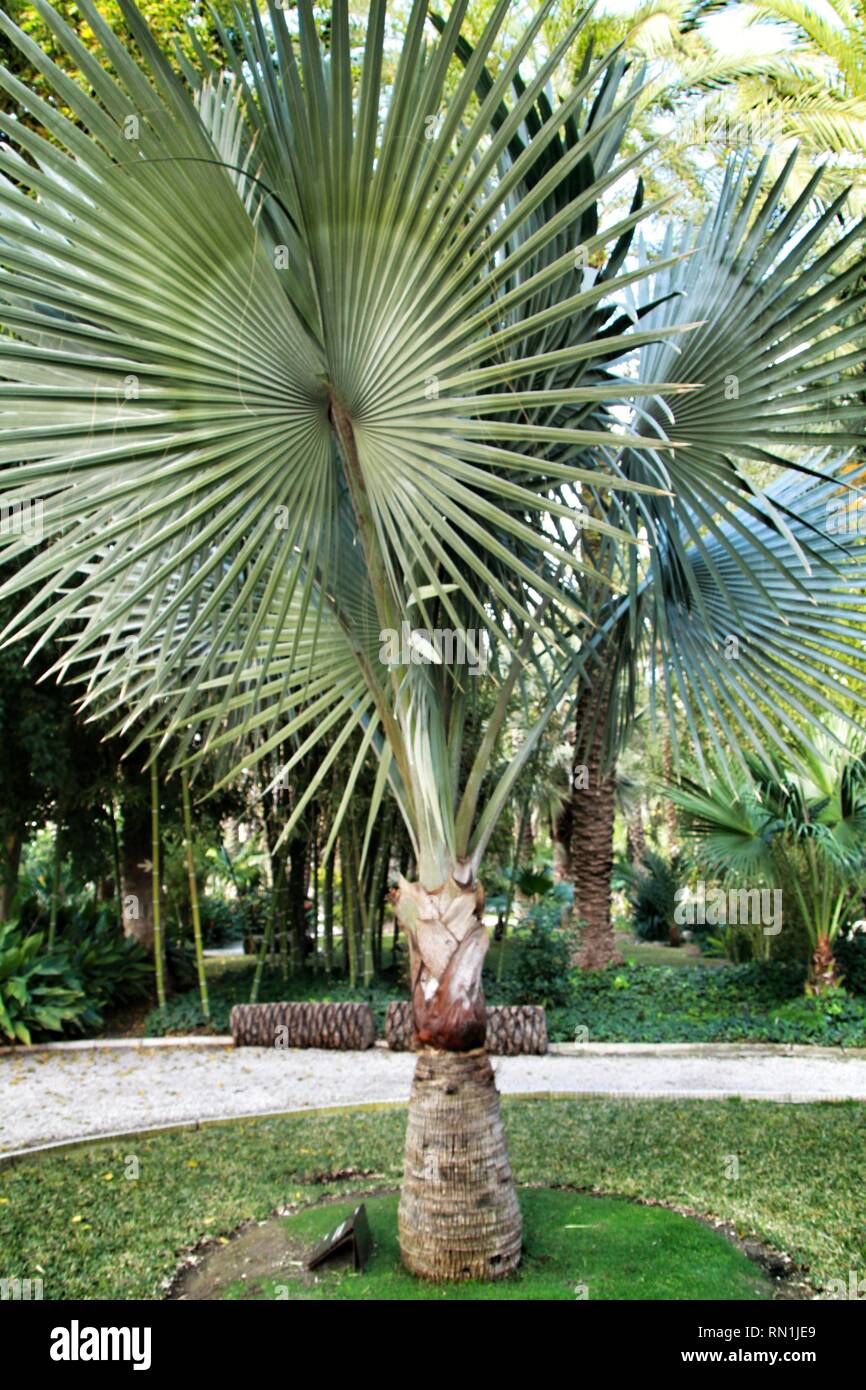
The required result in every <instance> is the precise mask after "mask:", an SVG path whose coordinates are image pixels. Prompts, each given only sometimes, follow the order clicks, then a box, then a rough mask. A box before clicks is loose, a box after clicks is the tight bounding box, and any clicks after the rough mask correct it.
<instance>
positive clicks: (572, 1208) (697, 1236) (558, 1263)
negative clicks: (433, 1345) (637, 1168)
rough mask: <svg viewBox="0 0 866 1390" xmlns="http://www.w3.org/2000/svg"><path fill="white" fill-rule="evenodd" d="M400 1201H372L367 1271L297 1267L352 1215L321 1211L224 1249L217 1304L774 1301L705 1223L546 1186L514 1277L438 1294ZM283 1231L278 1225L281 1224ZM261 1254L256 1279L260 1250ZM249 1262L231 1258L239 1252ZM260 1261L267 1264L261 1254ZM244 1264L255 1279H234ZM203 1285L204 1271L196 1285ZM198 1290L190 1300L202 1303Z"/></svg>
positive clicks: (534, 1202)
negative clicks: (406, 1234)
mask: <svg viewBox="0 0 866 1390" xmlns="http://www.w3.org/2000/svg"><path fill="white" fill-rule="evenodd" d="M397 1201H398V1198H397V1196H396V1195H394V1196H388V1197H372V1198H368V1200H367V1202H366V1207H367V1214H368V1217H369V1221H370V1229H371V1232H372V1235H373V1240H374V1248H373V1252H372V1257H371V1259H370V1261H369V1263H368V1264H367V1266H366V1268H365V1269H364V1270H363V1272H360V1273H358V1274H355V1273H354V1272H353V1271H352V1270H351V1269H350V1268H349V1269H346V1268H343V1269H340V1270H337V1269H331V1268H329V1267H328V1266H327V1265H326V1266H322V1267H320V1269H319V1270H317V1271H316V1274H315V1276H312V1275H310V1274H305V1272H304V1271H302V1270H299V1269H298V1268H297V1260H298V1258H299V1257H300V1258H303V1256H304V1255H305V1254H306V1253H307V1252H308V1251H309V1250H311V1249H312V1248H313V1246H315V1245H316V1244H317V1243H318V1242H319V1241H320V1240H321V1239H322V1237H323V1236H326V1235H327V1234H328V1233H329V1232H330V1231H332V1230H334V1229H335V1227H336V1226H337V1225H338V1224H339V1223H340V1221H342V1220H343V1219H344V1218H345V1217H347V1216H349V1215H350V1214H351V1211H352V1207H351V1206H332V1205H327V1206H320V1207H315V1208H313V1209H312V1210H309V1211H303V1212H299V1213H298V1214H297V1215H294V1216H289V1217H283V1218H280V1220H279V1221H278V1222H275V1223H268V1224H269V1226H271V1227H272V1229H270V1230H268V1229H267V1228H266V1229H265V1230H264V1232H263V1231H262V1229H261V1228H259V1227H256V1228H255V1229H254V1230H253V1231H251V1232H250V1233H249V1235H248V1236H246V1237H243V1238H242V1240H241V1241H240V1242H238V1245H239V1247H241V1246H243V1247H245V1248H244V1253H243V1254H241V1250H240V1248H239V1249H238V1251H237V1252H234V1251H232V1250H231V1247H229V1248H228V1249H221V1250H219V1251H218V1252H216V1253H215V1254H214V1255H213V1256H212V1258H211V1260H210V1261H209V1262H208V1268H207V1270H206V1272H205V1277H204V1280H202V1283H205V1281H206V1286H205V1287H206V1292H207V1296H208V1297H211V1298H212V1297H222V1298H228V1299H246V1298H259V1299H274V1298H301V1299H338V1300H355V1301H357V1300H361V1299H377V1300H383V1299H384V1300H391V1301H393V1300H396V1299H402V1300H407V1301H410V1300H411V1301H414V1300H417V1299H429V1298H435V1299H446V1300H452V1301H453V1300H458V1301H463V1302H465V1301H466V1300H469V1299H474V1300H478V1299H512V1300H514V1299H519V1300H521V1301H523V1300H527V1299H531V1300H536V1301H537V1300H545V1301H554V1300H555V1301H563V1300H566V1299H568V1300H574V1299H576V1298H578V1299H586V1298H588V1299H592V1300H599V1299H629V1300H636V1299H654V1298H663V1299H695V1298H706V1299H712V1300H714V1301H718V1300H727V1299H758V1298H771V1297H772V1294H773V1284H772V1281H771V1280H770V1279H769V1277H768V1276H767V1275H766V1274H765V1273H764V1272H763V1270H762V1269H761V1268H760V1267H759V1266H758V1265H756V1264H755V1263H753V1261H751V1260H750V1259H749V1258H748V1256H747V1255H745V1254H743V1253H742V1251H740V1250H739V1249H738V1248H737V1247H736V1246H735V1245H734V1244H733V1242H731V1241H729V1240H727V1239H726V1238H725V1237H724V1236H722V1235H720V1234H718V1233H717V1232H716V1231H713V1230H711V1229H710V1228H709V1227H708V1226H705V1225H702V1224H701V1223H700V1222H698V1221H684V1220H683V1218H682V1217H681V1216H679V1215H677V1213H676V1212H671V1211H666V1210H665V1209H664V1208H663V1207H644V1206H638V1205H637V1204H636V1203H634V1202H624V1201H612V1200H610V1199H609V1198H598V1197H585V1196H581V1195H579V1194H577V1193H574V1192H550V1191H545V1190H541V1189H538V1188H535V1189H531V1190H527V1191H525V1192H523V1194H522V1198H521V1205H522V1209H523V1227H524V1229H523V1236H524V1253H523V1259H522V1261H521V1264H520V1269H519V1270H518V1272H517V1274H516V1275H513V1276H512V1277H510V1278H508V1279H504V1280H502V1281H500V1282H499V1283H496V1284H490V1283H480V1282H478V1281H469V1282H467V1283H465V1284H445V1285H440V1286H438V1287H437V1288H435V1289H431V1287H430V1285H429V1284H427V1283H424V1282H422V1281H421V1280H419V1279H415V1278H413V1277H412V1275H410V1274H408V1273H407V1272H406V1270H405V1269H404V1267H403V1264H402V1262H401V1260H400V1248H399V1243H398V1239H397ZM274 1226H275V1227H276V1229H275V1230H274V1229H273V1227H274ZM262 1246H264V1250H263V1251H262V1255H261V1256H260V1259H261V1267H262V1268H263V1269H269V1270H271V1271H274V1272H272V1273H266V1274H257V1273H255V1268H256V1265H255V1258H256V1255H255V1252H256V1251H257V1250H261V1247H262ZM236 1254H237V1256H239V1257H240V1258H239V1259H238V1258H233V1256H235V1255H236ZM262 1256H263V1258H262ZM241 1260H244V1261H246V1262H248V1268H250V1269H252V1270H253V1273H247V1272H246V1271H244V1272H245V1273H246V1278H240V1277H232V1278H230V1279H228V1280H227V1281H224V1280H223V1279H221V1277H220V1276H221V1273H222V1270H221V1267H222V1266H226V1267H227V1269H228V1272H229V1273H230V1274H231V1275H232V1276H234V1275H236V1273H237V1266H238V1264H239V1263H240V1262H241ZM200 1279H201V1275H200V1273H199V1271H196V1281H197V1282H198V1281H199V1280H200ZM204 1291H205V1290H203V1289H202V1288H201V1285H200V1286H199V1291H198V1292H197V1293H195V1292H191V1295H190V1296H197V1297H202V1296H204Z"/></svg>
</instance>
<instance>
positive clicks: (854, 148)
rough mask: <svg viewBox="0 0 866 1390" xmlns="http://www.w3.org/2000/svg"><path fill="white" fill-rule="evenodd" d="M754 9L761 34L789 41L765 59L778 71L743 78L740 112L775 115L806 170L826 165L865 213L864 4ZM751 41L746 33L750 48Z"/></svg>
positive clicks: (737, 97)
mask: <svg viewBox="0 0 866 1390" xmlns="http://www.w3.org/2000/svg"><path fill="white" fill-rule="evenodd" d="M751 9H752V14H753V16H754V20H755V21H756V22H755V25H754V28H755V32H761V33H762V35H766V34H767V32H768V31H771V30H772V29H773V28H775V29H776V30H777V32H778V33H779V36H780V39H782V40H783V42H782V43H780V45H779V49H778V51H777V53H776V54H768V55H767V56H768V59H769V60H770V62H771V64H772V65H771V66H770V67H769V68H768V70H767V71H766V72H765V73H763V74H761V75H757V74H750V73H748V72H743V73H741V74H740V75H739V76H738V78H737V80H736V83H735V92H734V105H735V109H736V110H737V111H739V112H741V113H743V114H745V115H749V116H754V115H758V116H760V115H764V116H766V115H769V116H771V117H772V118H773V121H774V124H775V126H776V128H777V132H778V133H777V139H778V141H779V142H784V141H796V142H797V145H798V146H799V149H800V154H801V159H802V162H803V164H809V163H811V164H814V162H815V160H816V159H820V160H822V161H826V162H827V163H828V166H829V167H828V175H829V176H830V179H831V180H833V181H835V183H836V184H837V186H843V185H845V184H849V185H853V186H854V197H853V201H854V203H855V205H856V207H857V210H859V211H862V210H863V207H864V198H866V6H864V4H863V0H825V3H824V5H823V7H822V8H820V9H819V8H815V7H813V6H812V5H809V4H807V3H805V0H760V3H758V4H756V5H754V6H753V7H751ZM748 35H749V30H746V32H745V39H746V43H747V44H748ZM785 40H790V42H784V41H785ZM773 59H775V60H776V62H775V63H773V61H772V60H773ZM778 59H781V60H782V67H781V69H780V68H779V67H778ZM828 155H829V156H830V158H829V160H827V156H828Z"/></svg>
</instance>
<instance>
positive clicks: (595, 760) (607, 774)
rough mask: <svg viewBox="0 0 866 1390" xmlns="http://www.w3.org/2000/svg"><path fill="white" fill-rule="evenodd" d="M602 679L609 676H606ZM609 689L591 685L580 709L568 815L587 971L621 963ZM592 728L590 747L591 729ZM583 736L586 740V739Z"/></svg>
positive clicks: (581, 954)
mask: <svg viewBox="0 0 866 1390" xmlns="http://www.w3.org/2000/svg"><path fill="white" fill-rule="evenodd" d="M601 679H602V680H604V677H603V675H602V677H601ZM604 706H605V701H604V693H603V689H602V690H599V689H598V688H593V687H589V688H588V689H586V690H585V691H584V693H583V694H582V695H581V697H580V699H579V701H578V705H577V733H576V738H575V761H574V767H573V769H572V785H571V794H570V798H569V807H568V815H567V817H566V819H567V823H568V826H569V835H570V843H569V851H568V858H569V863H570V865H571V878H572V882H573V884H574V907H573V916H574V919H575V920H576V921H582V922H583V924H584V925H583V930H582V932H581V935H580V941H579V944H578V946H577V950H576V952H575V957H574V963H575V965H577V966H579V967H580V969H581V970H603V969H604V968H605V966H607V965H621V964H622V956H621V955H620V954H619V951H618V950H617V946H616V939H615V937H614V934H613V924H612V922H611V916H610V898H611V876H612V873H613V817H614V800H615V788H616V775H615V772H614V771H613V769H609V770H608V769H606V768H605V766H604V762H603V758H602V752H603V747H602V745H603V740H604V720H605V712H606V711H605V707H604ZM588 728H591V729H592V735H591V740H590V741H589V743H588V744H587V740H586V737H585V733H586V730H587V729H588ZM582 734H583V737H582Z"/></svg>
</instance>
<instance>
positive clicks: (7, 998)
mask: <svg viewBox="0 0 866 1390" xmlns="http://www.w3.org/2000/svg"><path fill="white" fill-rule="evenodd" d="M44 945H45V938H44V936H43V934H42V932H33V933H31V935H29V936H26V935H25V934H24V932H23V931H22V929H21V928H20V927H19V925H18V923H17V922H15V921H13V922H6V923H4V925H3V926H0V1032H2V1033H3V1035H4V1036H5V1037H7V1038H8V1039H9V1041H10V1042H22V1043H30V1042H32V1041H33V1039H34V1036H36V1037H38V1036H41V1035H42V1034H44V1033H62V1032H64V1031H65V1030H66V1029H67V1028H74V1029H76V1030H77V1031H78V1032H83V1031H84V1029H85V1028H94V1027H98V1026H99V1023H100V1021H101V1019H100V1014H99V1010H98V1009H97V1008H95V1007H94V1006H93V1004H92V1003H91V1002H90V1001H89V1000H88V998H87V996H86V994H85V991H84V989H83V988H82V986H81V981H80V979H79V978H78V977H77V976H76V975H75V973H74V971H73V968H72V965H71V962H70V958H69V955H68V953H66V952H57V953H56V954H52V955H47V954H45V953H44V949H43V948H44Z"/></svg>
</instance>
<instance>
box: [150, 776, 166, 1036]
mask: <svg viewBox="0 0 866 1390" xmlns="http://www.w3.org/2000/svg"><path fill="white" fill-rule="evenodd" d="M150 830H151V843H150V864H151V874H152V877H153V963H154V968H155V971H156V998H157V1002H158V1004H159V1007H160V1009H162V1010H164V1009H165V962H164V959H163V941H162V914H161V911H160V908H161V904H160V900H159V894H160V877H159V779H158V775H157V767H156V756H155V755H154V759H153V762H152V763H151V765H150Z"/></svg>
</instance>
